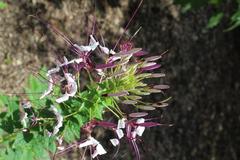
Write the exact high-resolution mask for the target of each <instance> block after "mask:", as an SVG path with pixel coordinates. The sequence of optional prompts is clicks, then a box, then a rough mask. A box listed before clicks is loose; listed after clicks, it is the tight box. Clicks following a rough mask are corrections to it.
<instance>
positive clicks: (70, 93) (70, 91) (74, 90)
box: [56, 73, 77, 103]
mask: <svg viewBox="0 0 240 160" xmlns="http://www.w3.org/2000/svg"><path fill="white" fill-rule="evenodd" d="M65 78H66V80H67V83H68V84H67V86H68V87H69V88H68V89H67V90H66V92H65V94H64V95H63V96H62V97H60V98H58V99H56V102H57V103H62V102H64V101H67V100H68V99H69V97H73V96H75V94H76V93H77V83H76V82H75V80H74V79H73V77H72V75H71V74H70V73H65Z"/></svg>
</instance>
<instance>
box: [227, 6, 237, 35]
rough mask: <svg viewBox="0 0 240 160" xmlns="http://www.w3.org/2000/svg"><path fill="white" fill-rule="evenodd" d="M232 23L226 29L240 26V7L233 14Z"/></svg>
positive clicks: (229, 29)
mask: <svg viewBox="0 0 240 160" xmlns="http://www.w3.org/2000/svg"><path fill="white" fill-rule="evenodd" d="M231 24H232V25H231V26H230V27H229V28H227V29H226V30H225V31H231V30H233V29H235V28H237V27H239V26H240V9H239V10H238V11H237V12H235V13H234V14H233V15H232V17H231Z"/></svg>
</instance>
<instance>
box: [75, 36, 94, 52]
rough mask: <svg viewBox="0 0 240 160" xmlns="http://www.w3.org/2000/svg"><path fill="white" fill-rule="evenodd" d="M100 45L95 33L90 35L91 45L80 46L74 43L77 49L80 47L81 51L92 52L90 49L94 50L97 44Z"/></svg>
mask: <svg viewBox="0 0 240 160" xmlns="http://www.w3.org/2000/svg"><path fill="white" fill-rule="evenodd" d="M98 45H99V42H97V41H96V40H95V39H94V37H93V35H90V42H89V45H87V46H83V45H81V46H79V45H77V44H74V45H73V46H74V47H76V48H77V49H79V50H80V51H81V52H90V51H94V50H95V49H96V48H97V46H98Z"/></svg>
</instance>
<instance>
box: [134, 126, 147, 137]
mask: <svg viewBox="0 0 240 160" xmlns="http://www.w3.org/2000/svg"><path fill="white" fill-rule="evenodd" d="M144 130H145V127H143V126H138V127H137V128H136V134H137V135H138V136H142V134H143V132H144Z"/></svg>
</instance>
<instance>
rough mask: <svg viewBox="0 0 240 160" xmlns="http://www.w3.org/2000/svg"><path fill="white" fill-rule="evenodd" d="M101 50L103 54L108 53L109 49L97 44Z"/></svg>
mask: <svg viewBox="0 0 240 160" xmlns="http://www.w3.org/2000/svg"><path fill="white" fill-rule="evenodd" d="M99 47H100V49H101V51H102V52H103V53H105V54H109V49H108V48H107V47H103V46H99Z"/></svg>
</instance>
